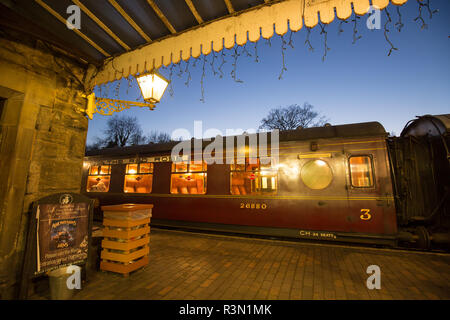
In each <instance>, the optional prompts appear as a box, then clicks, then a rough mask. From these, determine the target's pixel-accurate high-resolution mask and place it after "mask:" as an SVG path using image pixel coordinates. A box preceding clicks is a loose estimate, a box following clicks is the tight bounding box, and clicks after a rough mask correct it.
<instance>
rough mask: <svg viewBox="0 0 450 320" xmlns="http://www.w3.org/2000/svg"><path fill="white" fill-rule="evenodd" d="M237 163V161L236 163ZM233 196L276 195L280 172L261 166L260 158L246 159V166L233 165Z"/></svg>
mask: <svg viewBox="0 0 450 320" xmlns="http://www.w3.org/2000/svg"><path fill="white" fill-rule="evenodd" d="M235 162H236V161H235ZM230 180H231V181H230V182H231V194H235V195H252V194H276V192H277V188H278V186H277V181H278V171H277V170H276V169H274V168H272V167H271V165H270V164H269V165H261V163H260V160H259V159H258V158H249V157H246V158H245V164H237V163H236V164H232V165H231V177H230Z"/></svg>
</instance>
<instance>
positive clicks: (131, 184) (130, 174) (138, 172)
mask: <svg viewBox="0 0 450 320" xmlns="http://www.w3.org/2000/svg"><path fill="white" fill-rule="evenodd" d="M152 185H153V163H139V164H137V163H133V164H128V165H127V167H126V172H125V183H124V185H123V192H125V193H150V192H152Z"/></svg>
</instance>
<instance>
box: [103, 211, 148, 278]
mask: <svg viewBox="0 0 450 320" xmlns="http://www.w3.org/2000/svg"><path fill="white" fill-rule="evenodd" d="M152 208H153V205H152V204H132V203H127V204H120V205H113V206H102V210H103V226H104V229H103V237H104V239H103V241H102V252H101V262H100V269H101V270H104V271H112V272H116V273H121V274H123V275H124V276H128V275H129V273H130V272H133V271H135V270H137V269H139V268H142V267H144V266H146V265H147V264H148V262H149V260H148V255H149V253H150V247H149V242H150V226H149V223H150V219H151V216H152Z"/></svg>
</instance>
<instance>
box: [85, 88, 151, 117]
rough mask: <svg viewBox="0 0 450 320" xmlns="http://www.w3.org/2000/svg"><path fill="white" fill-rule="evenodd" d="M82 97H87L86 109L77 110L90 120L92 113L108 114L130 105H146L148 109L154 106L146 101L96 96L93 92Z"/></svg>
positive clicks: (127, 107)
mask: <svg viewBox="0 0 450 320" xmlns="http://www.w3.org/2000/svg"><path fill="white" fill-rule="evenodd" d="M83 97H84V98H86V99H87V106H86V109H84V110H79V111H81V112H84V113H85V114H86V115H87V116H88V117H89V119H91V120H92V119H93V116H94V113H99V114H101V115H104V116H110V115H112V114H113V113H115V112H120V111H123V110H125V109H129V108H131V107H147V108H149V109H150V110H153V109H154V108H155V105H154V104H151V103H147V102H136V101H125V100H117V99H108V98H97V97H95V93H91V94H90V95H84V96H83Z"/></svg>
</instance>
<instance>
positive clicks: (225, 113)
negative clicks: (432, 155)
mask: <svg viewBox="0 0 450 320" xmlns="http://www.w3.org/2000/svg"><path fill="white" fill-rule="evenodd" d="M430 2H431V8H432V9H439V12H438V13H436V14H433V18H432V19H430V17H429V13H428V11H427V10H426V8H424V9H423V10H422V17H423V19H424V20H425V22H426V23H427V25H428V28H427V29H424V30H421V25H422V23H421V22H420V21H414V19H415V18H416V17H417V16H418V4H417V2H416V1H414V0H409V1H408V2H407V3H406V4H405V5H404V6H403V7H401V8H400V12H401V21H402V22H403V24H404V26H403V28H402V29H401V31H400V32H398V30H397V28H396V27H395V26H394V25H395V24H396V23H397V22H398V14H397V10H396V7H395V6H393V5H389V6H388V11H389V14H390V17H391V19H392V22H391V23H389V24H388V28H389V30H390V31H389V32H388V33H387V34H388V37H389V39H390V40H391V41H392V43H393V44H394V45H395V47H396V48H398V50H394V51H392V53H391V55H390V56H388V55H387V54H388V52H389V49H390V45H389V44H388V43H387V42H386V40H385V37H384V29H383V26H384V24H385V23H386V21H387V17H386V15H385V13H384V12H382V14H381V29H380V30H369V29H368V28H367V27H366V20H367V17H368V16H367V15H366V16H363V17H361V19H358V20H357V31H358V33H357V36H362V37H361V38H360V39H359V40H357V41H356V43H355V44H353V43H352V42H353V22H352V21H351V19H352V18H353V17H352V18H351V19H350V20H348V23H344V24H342V28H343V30H344V31H343V32H342V33H341V34H338V30H339V22H340V20H338V19H335V20H334V21H333V22H332V23H331V24H330V25H328V26H327V27H326V31H327V45H328V47H329V48H330V50H329V51H328V52H327V55H326V59H325V61H324V62H323V61H322V56H323V54H324V35H323V34H320V31H321V28H320V26H316V27H314V28H313V29H312V30H311V34H310V41H311V45H312V47H313V48H314V51H313V52H311V51H309V50H308V47H307V45H305V39H306V35H307V29H306V28H302V29H301V30H300V31H298V32H296V33H292V38H291V39H292V43H293V46H294V48H292V47H291V46H289V45H287V44H286V50H285V51H284V52H285V64H286V68H287V70H285V71H284V73H283V76H282V79H281V80H279V79H278V78H279V75H280V72H281V70H282V55H281V52H282V41H281V37H279V36H274V37H273V38H271V40H270V42H271V45H270V46H269V44H268V42H267V40H265V39H261V40H260V41H259V42H258V43H257V52H258V60H259V62H255V54H254V53H255V44H254V43H250V42H249V43H247V45H246V47H245V48H246V49H247V51H248V52H249V53H250V54H251V55H252V56H251V57H249V56H247V54H246V53H245V51H243V48H242V47H239V48H238V54H240V56H239V57H238V59H237V65H236V75H237V78H238V79H240V80H242V81H243V82H242V83H241V82H236V81H234V79H233V77H232V75H231V72H232V70H233V66H232V64H233V60H234V59H233V57H232V54H233V53H234V49H232V50H226V51H225V60H226V63H225V64H224V65H223V67H222V70H223V78H220V77H219V74H220V73H219V74H217V75H214V74H213V71H212V68H211V64H210V63H211V61H212V55H209V56H207V57H206V63H205V75H204V79H203V83H204V102H202V101H200V99H201V98H202V90H201V78H202V70H203V68H202V66H203V57H200V58H199V59H197V63H196V66H195V67H194V66H193V64H194V59H192V58H191V60H190V62H189V69H188V70H189V72H190V74H191V78H192V79H191V80H190V82H189V86H186V85H185V82H186V81H187V79H188V73H187V72H184V71H185V69H186V65H187V64H186V62H182V63H181V68H180V66H179V65H175V66H174V67H173V72H172V73H173V75H172V87H173V95H170V91H169V89H168V90H166V93H165V95H164V97H163V98H162V100H161V102H160V103H159V104H158V105H157V107H156V108H155V110H154V111H149V110H148V109H144V108H137V107H133V108H131V109H128V110H125V111H122V112H121V113H119V114H122V115H131V116H136V117H137V118H138V119H139V122H140V124H141V126H142V128H143V130H144V132H146V133H148V132H150V131H151V130H158V131H164V132H167V133H169V134H171V133H172V131H174V130H175V129H177V128H185V129H187V130H189V131H190V132H191V133H192V134H193V131H194V121H202V122H203V131H205V130H207V129H209V128H216V129H219V130H221V131H222V132H223V133H224V134H225V130H226V129H238V128H240V129H243V130H248V129H251V128H253V129H257V128H258V126H259V124H260V121H261V119H262V118H264V117H265V116H266V115H267V114H268V112H269V110H270V109H272V108H275V107H279V106H288V105H291V104H299V105H302V104H303V103H304V102H308V103H310V104H312V105H313V106H314V107H315V109H316V111H318V112H320V113H321V114H322V115H325V116H326V117H327V118H328V119H329V122H330V123H331V124H333V125H336V124H347V123H357V122H366V121H379V122H380V123H381V124H382V125H383V126H384V127H385V129H386V131H389V132H391V131H394V132H395V133H396V134H397V135H399V134H400V132H401V130H402V129H403V127H404V125H405V124H406V122H407V121H408V120H410V119H413V118H414V117H415V116H417V115H424V114H443V113H450V105H449V101H450V60H449V52H450V28H449V27H450V2H449V1H447V0H432V1H430ZM290 34H291V32H290V31H289V32H288V33H287V34H286V35H284V39H285V41H286V43H287V42H289V38H290ZM220 55H221V53H218V54H217V58H216V61H215V63H214V69H215V70H216V72H217V70H218V68H219V66H220V65H221V63H222V59H221V56H220ZM180 70H181V71H182V72H181V73H180ZM160 72H161V74H163V75H164V76H166V77H167V78H169V75H170V68H164V69H160ZM179 74H181V76H179ZM127 86H128V82H127V81H126V80H122V81H121V85H120V93H119V96H118V98H119V99H124V100H133V101H136V100H137V98H138V96H139V93H138V88H137V84H136V82H134V83H133V85H132V87H130V88H129V89H128V94H127V93H126V91H127ZM115 88H116V83H113V84H111V85H110V87H109V93H108V95H107V97H109V98H116V95H115ZM106 91H107V89H106V87H103V88H102V93H103V96H106V95H105V93H106ZM96 95H99V92H98V90H97V91H96ZM108 118H109V117H105V116H101V115H98V114H96V115H94V119H93V120H92V121H90V123H89V131H88V141H87V142H88V143H92V142H93V139H95V137H96V136H101V135H102V132H103V130H104V129H105V125H106V121H107V120H108Z"/></svg>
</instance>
